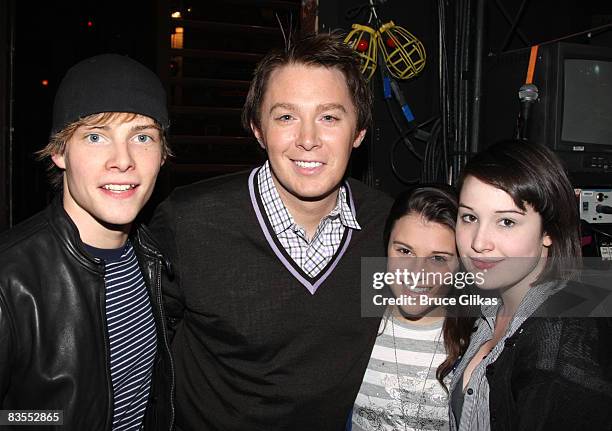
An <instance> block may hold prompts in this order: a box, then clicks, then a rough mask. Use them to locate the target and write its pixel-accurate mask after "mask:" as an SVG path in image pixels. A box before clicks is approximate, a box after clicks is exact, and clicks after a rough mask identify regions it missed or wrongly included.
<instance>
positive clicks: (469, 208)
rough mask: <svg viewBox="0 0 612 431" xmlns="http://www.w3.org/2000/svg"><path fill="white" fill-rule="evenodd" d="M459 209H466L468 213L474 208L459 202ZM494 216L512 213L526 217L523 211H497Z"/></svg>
mask: <svg viewBox="0 0 612 431" xmlns="http://www.w3.org/2000/svg"><path fill="white" fill-rule="evenodd" d="M459 206H460V207H463V208H466V209H468V210H470V211H474V208H472V207H469V206H467V205H466V204H462V203H461V202H460V203H459ZM494 212H495V214H502V213H514V214H519V215H526V214H527V213H526V212H525V211H520V210H498V211H494Z"/></svg>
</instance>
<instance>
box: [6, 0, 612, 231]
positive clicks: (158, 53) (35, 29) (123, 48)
mask: <svg viewBox="0 0 612 431" xmlns="http://www.w3.org/2000/svg"><path fill="white" fill-rule="evenodd" d="M460 1H462V2H468V0H457V1H448V2H446V6H447V10H448V15H449V16H451V17H452V10H453V8H454V7H455V5H456V4H458V3H459V2H460ZM187 3H188V2H186V1H184V0H171V1H166V0H156V1H146V0H133V1H121V2H120V1H117V0H108V1H106V2H99V1H93V0H83V1H76V0H66V1H63V2H46V3H36V5H35V6H33V5H32V4H29V3H25V2H17V1H15V0H0V19H1V20H2V21H1V22H0V32H1V33H0V44H1V45H2V46H1V48H0V61H1V63H0V66H1V67H0V100H1V103H2V106H1V107H0V126H1V128H0V130H1V133H2V136H0V181H1V182H2V184H0V231H1V230H4V229H6V228H7V227H8V226H9V216H8V215H9V211H8V207H9V205H8V202H9V197H10V196H9V195H10V194H12V196H13V200H12V216H13V218H12V222H13V223H17V222H19V221H21V220H23V219H25V218H27V217H28V216H30V215H32V214H33V213H35V212H36V211H38V210H40V209H41V208H43V207H44V206H45V205H46V204H47V203H48V201H49V200H50V198H51V196H52V192H51V191H50V190H49V188H48V186H47V183H46V178H45V169H44V165H43V164H41V163H40V162H37V161H35V158H34V156H33V153H34V152H35V151H36V150H38V149H40V148H42V146H43V145H44V144H45V143H46V141H47V138H48V131H49V127H50V121H51V108H52V101H53V95H54V93H55V90H56V88H57V85H58V82H59V80H60V79H61V77H62V76H63V74H64V73H65V71H66V70H67V69H68V67H69V66H71V65H72V64H74V63H76V62H77V61H79V60H81V59H83V58H86V57H89V56H92V55H95V54H98V53H102V52H110V51H113V52H119V53H123V54H126V55H129V56H131V57H133V58H135V59H136V60H139V61H141V62H142V63H144V64H145V65H147V66H149V67H150V68H151V69H153V70H156V71H158V73H160V75H162V78H163V77H164V75H165V76H166V78H167V76H168V70H167V69H164V66H168V64H166V63H167V56H168V45H169V40H168V39H169V38H168V36H169V35H168V34H167V32H168V19H169V18H168V16H162V14H167V12H168V10H169V8H170V7H171V6H170V5H171V4H176V5H179V6H181V7H183V8H186V7H187V6H188V4H187ZM230 3H232V4H233V6H232V7H233V8H234V9H231V8H230V6H227V5H226V4H225V3H223V4H219V5H217V9H216V10H214V12H215V13H214V14H212V15H210V14H209V15H210V19H211V20H212V19H213V18H214V19H216V20H219V19H221V18H220V17H221V15H222V12H223V13H226V14H227V15H232V14H233V15H234V16H239V17H240V19H241V20H242V21H243V24H248V19H249V17H250V15H253V13H251V12H249V16H244V15H245V14H244V13H243V14H238V13H233V12H232V10H246V8H247V7H251V6H253V5H263V4H267V5H270V4H274V5H276V6H278V5H280V6H283V7H287V5H289V6H290V7H294V6H295V5H291V4H289V3H290V2H283V1H271V0H252V1H247V0H231V2H230ZM293 3H296V2H293ZM365 3H366V2H365V0H320V1H319V5H318V11H317V14H318V27H319V29H320V30H321V31H327V30H329V29H336V28H341V29H344V30H347V31H348V30H349V29H350V25H351V24H352V23H353V22H362V23H364V22H365V20H366V17H367V16H364V15H361V16H360V17H358V18H353V19H349V18H347V17H346V12H347V11H348V10H349V9H351V8H354V7H356V6H360V5H364V4H365ZM469 3H470V4H471V6H472V7H474V6H475V5H476V4H477V0H469ZM484 3H485V23H484V26H483V30H484V54H485V58H484V59H485V61H484V64H483V72H484V81H483V94H482V96H483V97H482V102H483V107H482V110H481V112H482V114H481V115H482V116H481V124H485V125H486V124H488V123H489V122H491V121H492V118H495V116H496V115H497V114H496V109H495V106H496V103H497V102H496V100H497V97H498V93H499V89H500V88H505V87H504V85H505V84H504V83H499V82H491V81H487V74H486V73H487V68H488V67H490V64H492V63H491V62H493V61H494V60H495V58H496V55H497V54H498V53H499V52H500V51H503V50H514V49H521V48H524V47H525V46H526V45H528V44H534V43H541V42H544V41H547V40H551V39H556V38H560V37H563V36H566V35H569V34H572V33H575V32H579V31H582V30H585V29H588V28H592V27H595V26H598V25H603V24H607V23H610V22H612V2H610V1H593V0H585V1H577V0H566V1H553V0H531V1H517V0H484ZM193 4H194V6H198V5H199V6H202V4H201V2H195V1H194V2H193ZM215 4H216V3H215ZM11 5H12V6H13V8H14V13H12V10H11ZM499 5H501V6H502V7H503V8H504V9H505V10H506V13H507V15H508V16H510V17H511V18H514V17H515V16H516V15H517V14H518V12H519V10H521V7H522V13H521V14H520V20H519V21H518V25H517V26H516V27H517V32H518V31H520V32H521V33H522V35H523V37H524V38H525V39H526V40H527V44H526V43H525V42H524V41H522V40H521V38H520V37H518V36H517V34H516V33H515V34H513V35H512V36H511V37H508V31H509V30H510V27H511V25H510V23H509V22H508V20H507V19H506V18H504V15H503V14H502V12H501V11H500V8H499V7H498V6H499ZM172 7H174V6H172ZM206 8H208V9H210V12H211V13H212V12H213V9H211V6H210V5H207V6H206ZM225 9H227V11H225ZM379 12H380V15H381V18H382V19H383V20H385V21H386V20H390V19H392V20H393V21H394V22H395V23H396V24H397V25H401V26H403V27H405V28H406V29H408V30H409V31H410V32H412V33H413V34H414V35H415V36H416V37H417V38H418V39H420V40H421V41H422V42H423V44H424V46H425V48H426V51H427V65H426V68H425V70H424V71H423V72H422V74H421V75H420V76H418V77H417V78H415V79H412V80H409V81H405V82H402V83H401V84H400V85H401V88H402V90H403V91H404V94H405V95H406V98H407V100H408V103H409V104H410V106H411V109H412V111H413V113H414V114H415V116H416V120H417V122H423V121H426V120H428V119H430V118H435V117H436V116H438V115H440V102H439V79H438V24H439V23H438V16H437V1H434V0H411V1H410V2H406V1H405V0H387V1H386V2H385V3H384V4H383V5H381V6H380V9H379ZM265 13H266V15H265V16H266V18H265V19H263V21H262V20H261V19H260V21H261V22H260V23H258V25H260V26H262V25H263V26H273V25H275V22H276V19H275V18H274V13H273V12H271V10H269V9H266V12H265ZM293 13H294V14H295V12H293ZM206 16H207V12H206V11H203V12H202V17H203V19H206ZM262 16H263V15H262ZM164 20H165V21H164ZM164 23H165V24H164ZM5 24H6V25H5ZM449 25H450V26H452V22H451V23H450V24H449ZM207 28H208V29H209V30H210V29H211V28H213V27H210V26H209V27H207ZM242 30H244V28H242ZM210 31H213V32H214V31H216V30H210ZM236 31H237V30H236ZM260 31H262V32H264V33H265V32H268V33H270V29H266V28H261V29H260ZM228 33H235V31H234V30H232V29H231V27H230V30H228V27H225V30H224V32H220V33H219V37H220V38H221V37H222V34H228ZM268 33H266V34H268ZM11 34H14V67H13V68H12V69H11V68H10V64H9V60H10V58H11V56H10V53H11V44H10V35H11ZM247 34H248V33H247ZM262 34H263V33H262ZM223 37H225V36H223ZM570 41H572V42H578V43H591V44H595V45H603V46H612V32H610V31H606V32H601V33H596V34H594V35H593V37H591V38H587V37H586V36H580V37H576V38H573V39H571V40H570ZM504 42H506V43H504ZM236 43H237V42H236ZM264 45H265V43H264ZM504 45H505V46H504ZM259 48H261V49H262V50H263V48H264V46H263V45H262V44H261V43H260V44H259ZM264 51H265V50H264ZM164 61H166V63H164ZM213 61H215V60H213ZM11 71H12V76H13V84H14V85H13V86H12V87H11V86H10V85H9V84H10V79H9V78H10V72H11ZM461 74H462V75H461V77H462V79H470V77H471V76H472V74H473V63H470V64H469V65H468V67H467V68H466V70H463V71H461ZM241 79H245V78H241ZM372 81H373V84H372V85H373V90H374V93H375V95H376V103H375V109H374V121H375V125H374V127H373V128H372V130H371V131H370V133H369V137H368V139H367V143H366V145H362V147H361V148H360V149H359V150H358V151H356V153H355V154H354V157H353V163H352V168H351V173H352V175H353V176H356V177H358V178H362V179H364V180H366V181H367V182H369V183H370V184H371V185H373V186H374V187H377V188H380V189H383V190H386V191H388V192H389V193H391V194H396V193H397V192H399V191H400V190H402V189H403V188H405V187H407V185H408V183H411V182H414V181H418V180H419V178H420V174H421V170H422V165H421V163H420V162H419V161H418V160H417V159H416V158H415V157H414V155H413V154H411V153H410V152H409V151H408V150H406V148H405V147H403V146H398V147H397V149H396V151H391V150H392V147H393V143H394V142H395V141H396V140H397V138H398V132H397V130H396V128H395V127H394V126H393V123H392V122H391V119H390V117H389V112H388V107H387V106H386V105H385V103H384V102H383V99H382V89H381V85H380V78H379V77H378V75H375V76H374V77H373V79H372ZM226 84H227V83H226ZM230 84H231V83H230ZM240 85H242V87H244V86H245V82H241V83H240ZM230 86H231V85H230ZM242 87H241V88H242ZM9 90H10V91H9ZM230 90H232V88H228V89H227V90H226V93H227V92H228V91H230ZM11 91H12V93H13V95H14V105H12V106H11V104H10V97H9V96H10V93H11ZM189 91H191V90H189ZM244 91H245V90H244V88H242V89H241V90H240V91H237V90H236V89H235V88H234V91H233V93H232V94H233V95H234V96H233V97H234V98H236V97H237V96H236V95H242V94H244ZM512 91H515V90H514V89H512ZM240 97H242V96H240ZM236 106H238V105H236ZM10 108H12V112H13V118H12V122H10V119H9V112H11V109H10ZM196 109H197V108H196ZM517 109H518V102H517ZM396 113H397V112H396ZM206 115H209V114H206ZM232 115H233V114H232ZM512 118H514V114H512ZM236 121H238V119H237V118H236ZM177 124H178V123H177ZM11 128H12V130H14V132H13V134H12V143H13V146H12V148H13V154H12V156H11V155H10V154H9V153H8V148H9V145H8V144H9V138H10V137H11V133H10V131H11ZM209 138H210V137H209ZM240 139H244V138H240ZM210 141H211V139H207V140H206V141H202V142H205V146H206V148H209V149H212V150H213V151H216V150H215V148H217V147H216V146H214V145H212V144H209V143H208V142H210ZM211 145H212V146H211ZM202 148H204V146H202ZM233 148H236V147H233ZM192 149H193V147H192ZM416 149H417V151H422V150H423V144H420V143H417V145H416ZM392 153H393V154H392ZM392 157H393V159H394V160H395V162H396V165H397V168H398V169H397V170H398V173H399V175H396V174H394V173H393V172H392V170H391V164H390V160H391V158H392ZM9 166H12V175H11V176H9ZM196 173H197V172H196ZM400 176H401V178H400ZM166 191H167V190H166Z"/></svg>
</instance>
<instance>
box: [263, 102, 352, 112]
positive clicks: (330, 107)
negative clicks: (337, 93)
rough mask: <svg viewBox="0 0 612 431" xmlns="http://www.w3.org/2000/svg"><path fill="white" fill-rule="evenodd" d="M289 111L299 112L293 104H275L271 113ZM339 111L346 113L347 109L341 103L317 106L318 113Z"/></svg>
mask: <svg viewBox="0 0 612 431" xmlns="http://www.w3.org/2000/svg"><path fill="white" fill-rule="evenodd" d="M278 108H281V109H288V110H290V111H297V110H298V108H297V106H296V105H294V104H292V103H275V104H274V105H272V106H271V107H270V112H272V111H274V110H275V109H278ZM334 109H337V110H338V111H342V112H346V108H345V107H344V105H342V104H340V103H324V104H323V105H318V106H317V112H322V111H331V110H334Z"/></svg>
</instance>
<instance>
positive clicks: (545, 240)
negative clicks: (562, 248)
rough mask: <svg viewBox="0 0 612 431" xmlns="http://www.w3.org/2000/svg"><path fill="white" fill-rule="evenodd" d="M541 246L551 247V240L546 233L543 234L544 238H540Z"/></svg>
mask: <svg viewBox="0 0 612 431" xmlns="http://www.w3.org/2000/svg"><path fill="white" fill-rule="evenodd" d="M542 245H543V246H544V247H550V246H551V245H552V238H551V237H550V235H548V234H547V233H546V232H544V237H543V238H542Z"/></svg>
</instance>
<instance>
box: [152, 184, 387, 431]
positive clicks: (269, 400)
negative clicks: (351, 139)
mask: <svg viewBox="0 0 612 431" xmlns="http://www.w3.org/2000/svg"><path fill="white" fill-rule="evenodd" d="M349 184H350V193H351V194H352V196H353V198H354V203H355V207H356V215H357V220H358V222H359V224H360V225H361V227H362V230H355V231H353V232H352V234H351V238H350V241H349V240H348V238H347V244H346V245H347V247H346V250H345V251H344V252H342V253H341V256H337V257H338V259H337V261H336V265H335V266H334V267H333V268H332V267H330V268H328V269H331V271H330V272H329V274H327V275H325V276H323V275H321V276H320V277H319V276H318V277H317V280H316V282H320V283H321V284H320V285H319V286H318V288H317V289H316V292H315V293H314V294H312V293H311V292H310V291H309V290H308V289H307V288H306V287H305V284H304V283H310V282H314V280H308V279H304V277H300V274H299V273H296V271H292V269H295V268H293V267H292V265H290V264H289V265H286V264H285V263H283V261H282V253H281V254H280V255H279V253H278V250H276V251H275V247H274V245H273V244H274V241H273V240H272V241H269V240H268V239H267V238H266V235H268V236H269V234H270V232H269V230H267V229H266V228H265V227H262V225H261V223H260V221H259V220H258V218H257V204H256V202H255V203H254V202H253V200H252V199H251V194H250V190H249V187H248V174H244V173H243V174H237V175H230V176H226V177H222V178H216V179H213V180H208V181H204V182H200V183H196V184H194V185H191V186H187V187H185V188H180V189H177V190H176V191H175V192H173V194H172V195H171V196H170V197H169V198H168V200H166V201H165V202H164V203H162V204H161V205H160V207H159V209H158V210H157V212H156V214H155V216H154V219H153V221H152V229H153V230H154V232H155V233H156V234H157V236H158V238H159V239H160V240H161V241H162V242H163V243H164V249H165V250H167V251H168V252H169V255H170V256H171V260H172V261H173V265H174V272H175V273H176V277H175V279H174V280H173V283H169V282H166V283H164V290H165V295H166V301H167V306H168V310H169V312H170V313H171V314H172V317H174V318H175V319H182V322H181V323H180V324H178V326H177V328H176V336H175V339H174V341H173V346H172V348H173V353H174V357H175V361H176V373H177V390H176V400H177V428H178V429H179V430H196V429H197V430H224V431H231V430H249V431H252V430H262V431H264V430H265V431H273V430H292V431H299V430H308V431H312V430H317V431H325V430H334V431H337V430H341V429H343V428H344V425H345V423H346V418H347V416H348V414H349V411H350V409H351V407H352V405H353V402H354V400H355V396H356V394H357V392H358V390H359V386H360V384H361V381H362V378H363V374H364V372H365V369H366V366H367V364H368V360H369V357H370V352H371V350H372V346H373V344H374V341H375V339H376V332H377V329H378V325H379V321H380V319H378V318H362V317H361V297H360V276H361V274H360V266H361V257H366V256H379V257H380V256H384V248H383V244H382V242H383V241H382V229H383V224H384V220H385V217H386V215H387V213H388V210H389V208H390V204H391V200H390V199H389V198H387V197H386V196H385V195H383V194H381V193H379V192H376V191H374V190H372V189H369V188H367V187H365V186H364V185H363V184H361V183H359V182H356V181H352V180H351V181H349ZM263 225H264V226H266V224H265V223H263ZM334 260H336V259H334ZM324 272H326V271H324ZM296 274H297V275H296ZM300 278H301V280H300Z"/></svg>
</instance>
